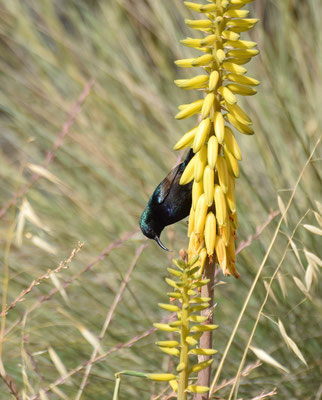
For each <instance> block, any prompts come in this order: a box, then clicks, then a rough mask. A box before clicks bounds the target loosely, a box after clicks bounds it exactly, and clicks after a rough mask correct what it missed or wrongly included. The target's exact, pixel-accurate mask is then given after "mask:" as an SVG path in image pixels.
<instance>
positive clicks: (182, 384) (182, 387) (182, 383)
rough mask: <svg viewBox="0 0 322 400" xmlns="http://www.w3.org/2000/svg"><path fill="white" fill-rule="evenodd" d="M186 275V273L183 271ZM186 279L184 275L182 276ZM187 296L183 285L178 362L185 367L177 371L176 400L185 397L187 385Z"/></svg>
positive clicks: (184, 399) (184, 398)
mask: <svg viewBox="0 0 322 400" xmlns="http://www.w3.org/2000/svg"><path fill="white" fill-rule="evenodd" d="M185 275H186V273H185ZM183 279H184V280H186V279H187V277H186V276H184V277H183ZM188 318H189V296H188V293H187V288H186V287H184V288H183V291H182V315H181V321H182V327H181V338H180V342H181V352H180V364H181V363H184V365H185V367H184V368H183V370H182V371H181V372H180V373H179V384H178V400H186V399H187V392H186V389H187V386H188V361H189V356H188V352H189V344H188V343H187V342H186V337H187V336H189V319H188Z"/></svg>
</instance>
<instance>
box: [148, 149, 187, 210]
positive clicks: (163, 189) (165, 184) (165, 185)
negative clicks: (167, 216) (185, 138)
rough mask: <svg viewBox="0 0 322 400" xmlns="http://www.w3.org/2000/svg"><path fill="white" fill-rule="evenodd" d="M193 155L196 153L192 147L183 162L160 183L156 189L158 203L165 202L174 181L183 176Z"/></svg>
mask: <svg viewBox="0 0 322 400" xmlns="http://www.w3.org/2000/svg"><path fill="white" fill-rule="evenodd" d="M193 155H194V153H193V151H192V149H190V150H189V151H188V153H187V155H186V158H185V159H184V161H183V162H182V163H181V164H178V165H177V166H176V167H174V168H173V170H172V171H171V172H169V174H168V175H167V176H166V177H165V178H164V179H163V181H162V182H161V183H160V184H159V186H158V187H157V189H156V192H157V196H156V198H157V202H158V204H161V203H163V202H164V200H165V199H166V198H167V196H168V194H169V192H170V189H171V187H172V185H173V183H174V182H175V180H176V179H177V180H179V179H180V178H181V175H182V172H183V171H184V169H185V168H186V166H187V165H188V163H189V161H190V160H191V159H192V157H193ZM179 171H180V173H179Z"/></svg>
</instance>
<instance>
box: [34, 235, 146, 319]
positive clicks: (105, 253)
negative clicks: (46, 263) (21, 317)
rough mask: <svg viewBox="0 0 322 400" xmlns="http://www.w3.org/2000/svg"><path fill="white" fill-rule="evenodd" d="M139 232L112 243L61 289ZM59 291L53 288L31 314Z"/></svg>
mask: <svg viewBox="0 0 322 400" xmlns="http://www.w3.org/2000/svg"><path fill="white" fill-rule="evenodd" d="M137 232H138V229H135V230H134V231H132V232H126V233H125V234H124V235H123V236H122V237H121V238H120V239H117V240H115V241H114V242H112V243H110V244H109V245H108V246H107V248H106V249H104V250H103V251H102V252H101V254H100V255H99V256H98V257H96V258H95V259H94V261H92V262H91V263H89V264H87V265H86V267H85V268H83V269H82V270H81V271H80V272H78V273H77V274H75V275H74V276H72V277H71V278H70V279H69V280H67V281H65V282H63V283H62V284H61V287H62V288H63V289H66V288H67V287H68V286H69V285H70V284H72V283H73V282H74V281H75V280H76V279H78V278H79V277H80V276H81V275H82V274H83V273H85V272H88V271H89V270H90V269H92V268H93V267H94V266H95V265H96V264H98V263H99V262H100V261H102V260H103V259H104V258H105V257H106V256H108V255H109V253H110V252H111V251H112V250H114V249H118V248H119V247H121V245H122V244H123V243H124V242H125V241H127V240H128V239H130V238H131V237H132V236H134V235H135V233H137ZM58 291H59V289H58V288H53V289H52V290H51V291H50V292H49V293H48V294H46V295H44V296H41V297H40V298H39V299H38V301H37V302H36V303H35V304H34V305H33V306H32V308H31V309H30V310H29V312H32V311H34V310H35V309H36V308H38V307H39V306H40V305H41V304H42V303H44V302H45V301H48V300H50V299H51V298H52V296H54V295H55V294H56V293H57V292H58Z"/></svg>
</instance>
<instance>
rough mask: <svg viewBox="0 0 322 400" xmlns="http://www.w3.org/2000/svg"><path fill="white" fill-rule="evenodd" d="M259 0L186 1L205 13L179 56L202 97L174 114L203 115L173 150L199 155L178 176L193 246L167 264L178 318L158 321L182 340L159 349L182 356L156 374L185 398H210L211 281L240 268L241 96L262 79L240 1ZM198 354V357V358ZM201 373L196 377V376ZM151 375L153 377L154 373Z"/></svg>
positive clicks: (189, 83) (250, 21)
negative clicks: (188, 53)
mask: <svg viewBox="0 0 322 400" xmlns="http://www.w3.org/2000/svg"><path fill="white" fill-rule="evenodd" d="M252 1H254V0H208V3H209V4H198V3H193V2H188V1H185V2H184V4H185V5H186V6H187V7H188V8H189V9H191V10H192V11H194V12H198V13H200V14H201V15H203V18H201V19H195V20H190V19H189V20H186V21H185V23H186V24H187V25H188V26H189V27H190V28H191V29H193V30H197V31H199V32H201V33H202V34H203V37H201V38H190V37H188V38H186V39H184V40H182V41H181V43H182V44H183V45H184V46H187V47H191V48H195V49H196V50H197V51H199V52H200V53H201V54H200V53H199V55H198V56H196V57H192V58H186V59H182V60H177V61H176V64H177V65H178V66H179V67H181V68H195V67H198V68H202V69H203V72H202V73H200V72H199V74H198V75H196V76H195V77H193V78H190V79H177V80H176V81H175V84H176V85H177V86H178V87H180V88H182V89H185V90H198V91H199V92H201V93H202V94H203V96H202V98H200V99H197V100H195V101H193V102H192V103H190V104H183V105H180V106H179V107H178V108H179V112H178V114H177V115H176V118H177V119H179V120H181V119H186V118H189V117H191V116H194V115H198V116H199V123H198V125H197V126H194V127H193V128H192V129H190V130H189V131H188V132H187V133H185V134H184V135H183V137H182V138H181V139H180V140H179V141H178V142H177V144H176V145H175V146H174V149H175V150H181V149H185V148H189V147H190V148H192V149H193V152H194V156H193V158H192V159H191V160H190V161H189V163H188V165H187V166H186V168H185V170H184V172H183V174H182V176H181V180H180V184H182V185H185V184H187V183H189V182H192V181H193V184H192V207H191V210H190V216H189V226H188V237H189V246H188V252H187V253H185V252H184V254H181V258H182V259H181V260H174V264H175V266H176V269H174V268H168V271H169V273H170V274H171V275H173V277H174V279H169V278H166V282H167V283H168V284H169V285H170V286H171V287H172V291H171V292H170V293H168V296H169V297H170V302H169V304H159V306H160V307H161V308H163V309H165V310H167V311H169V312H174V313H175V314H176V316H177V318H176V320H175V321H173V322H170V323H168V324H154V326H155V327H157V328H158V329H160V330H163V331H166V332H173V333H174V335H178V340H171V341H161V342H157V344H158V346H159V347H160V349H161V350H162V351H163V352H164V353H166V354H170V355H173V356H175V357H177V358H178V363H177V367H176V372H177V374H176V375H175V374H153V375H152V376H150V378H151V379H157V380H163V381H169V383H170V385H171V387H172V388H173V390H174V391H175V392H176V393H177V395H178V399H179V400H187V398H188V395H189V393H191V394H193V395H194V396H195V399H196V400H201V399H208V391H209V382H210V372H211V371H210V367H211V364H212V362H213V358H212V356H213V355H214V354H215V353H216V350H214V349H213V348H212V331H213V330H214V329H215V328H217V326H216V325H213V324H212V320H213V317H212V311H213V310H212V305H213V282H214V272H215V265H216V263H218V264H219V265H220V267H221V269H222V271H223V273H224V274H225V275H233V276H235V277H236V278H238V277H239V274H238V272H237V270H236V266H235V264H236V254H235V240H236V229H237V227H238V217H237V207H236V199H235V180H236V179H237V178H238V177H239V165H238V162H239V161H240V160H241V158H242V157H241V151H240V148H239V145H238V142H237V140H236V137H235V133H234V132H235V131H239V132H241V133H242V134H245V135H252V134H253V133H254V131H253V128H252V122H251V119H250V117H249V116H248V115H247V113H246V112H245V111H244V110H243V109H242V108H241V107H240V105H239V104H237V103H238V96H250V95H253V94H255V93H256V90H255V89H254V86H257V85H258V84H259V82H258V81H257V80H256V79H254V78H250V77H247V76H246V75H245V74H246V72H247V69H246V68H245V67H244V65H245V64H247V63H248V62H249V61H250V60H251V59H252V58H253V57H254V56H256V55H257V54H258V53H259V51H258V50H257V49H254V47H255V46H256V43H255V42H252V41H249V40H241V39H240V35H241V33H243V32H246V31H248V30H250V29H251V28H253V27H254V25H255V24H256V23H257V19H255V18H248V14H249V11H248V10H243V9H242V8H243V7H244V6H245V5H246V4H248V3H250V2H252ZM194 358H195V359H196V358H197V360H196V361H197V362H196V361H194ZM194 374H198V382H197V384H193V380H192V378H194V379H195V377H194ZM148 377H149V376H148Z"/></svg>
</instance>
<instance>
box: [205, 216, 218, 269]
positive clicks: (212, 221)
mask: <svg viewBox="0 0 322 400" xmlns="http://www.w3.org/2000/svg"><path fill="white" fill-rule="evenodd" d="M205 244H206V249H207V254H208V256H209V259H210V262H212V258H213V254H214V249H215V244H216V217H215V216H214V214H213V213H212V212H209V213H208V215H207V218H206V224H205Z"/></svg>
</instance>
